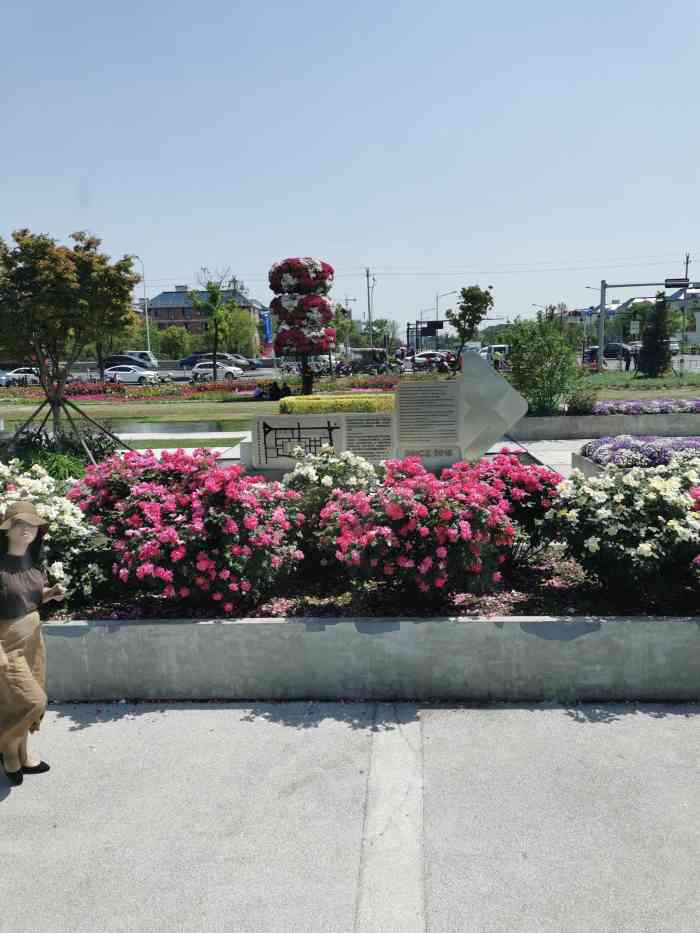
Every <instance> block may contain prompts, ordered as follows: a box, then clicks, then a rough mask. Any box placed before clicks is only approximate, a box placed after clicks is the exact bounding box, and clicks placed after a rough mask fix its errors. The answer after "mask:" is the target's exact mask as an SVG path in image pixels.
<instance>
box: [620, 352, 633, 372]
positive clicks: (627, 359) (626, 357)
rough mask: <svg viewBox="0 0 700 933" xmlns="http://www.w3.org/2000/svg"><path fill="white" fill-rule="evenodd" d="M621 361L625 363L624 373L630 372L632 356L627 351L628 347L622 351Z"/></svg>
mask: <svg viewBox="0 0 700 933" xmlns="http://www.w3.org/2000/svg"><path fill="white" fill-rule="evenodd" d="M622 359H623V360H624V361H625V372H626V373H628V372H629V371H630V365H631V363H632V354H631V353H630V351H629V348H628V347H625V348H624V349H623V351H622Z"/></svg>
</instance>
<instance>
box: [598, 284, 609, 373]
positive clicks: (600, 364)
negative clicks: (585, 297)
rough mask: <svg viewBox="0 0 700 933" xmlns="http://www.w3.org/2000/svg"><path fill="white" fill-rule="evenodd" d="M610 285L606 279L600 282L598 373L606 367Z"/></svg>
mask: <svg viewBox="0 0 700 933" xmlns="http://www.w3.org/2000/svg"><path fill="white" fill-rule="evenodd" d="M607 287H608V283H607V282H606V281H605V279H601V282H600V311H599V312H598V372H599V373H602V372H603V368H604V367H605V357H604V355H603V344H604V343H605V292H606V290H607Z"/></svg>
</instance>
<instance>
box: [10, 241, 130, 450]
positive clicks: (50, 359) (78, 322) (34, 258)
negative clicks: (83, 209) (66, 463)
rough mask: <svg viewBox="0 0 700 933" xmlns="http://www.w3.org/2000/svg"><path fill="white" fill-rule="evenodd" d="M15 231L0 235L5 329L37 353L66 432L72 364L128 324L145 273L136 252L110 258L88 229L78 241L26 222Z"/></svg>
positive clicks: (16, 344)
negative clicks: (136, 264) (67, 242)
mask: <svg viewBox="0 0 700 933" xmlns="http://www.w3.org/2000/svg"><path fill="white" fill-rule="evenodd" d="M12 239H13V241H14V246H12V245H9V244H7V243H5V242H4V241H3V240H0V333H2V334H3V339H4V342H5V345H6V347H7V348H8V349H9V350H10V351H11V352H13V353H14V354H16V355H17V357H18V358H19V359H26V358H27V357H28V356H30V355H33V356H34V358H35V359H36V361H37V365H38V367H39V378H40V380H41V385H42V387H43V389H44V392H45V394H46V401H47V402H48V404H49V405H50V408H51V414H52V417H53V429H54V433H55V435H56V436H58V434H59V431H60V412H61V408H62V407H63V406H64V402H65V385H66V380H67V378H68V374H69V372H70V369H71V367H72V366H73V364H74V363H75V362H76V361H77V360H78V359H80V357H81V355H82V354H83V353H84V351H85V347H86V346H87V345H88V344H89V343H97V342H101V341H104V340H105V339H106V338H107V337H108V336H110V335H112V334H115V333H120V332H122V331H123V330H124V329H125V328H126V327H127V326H128V324H129V321H130V319H131V293H132V290H133V288H134V286H135V285H136V284H137V282H139V281H140V279H139V276H138V275H136V274H134V272H133V271H132V258H131V257H130V256H124V257H123V258H122V259H120V260H119V261H117V262H115V263H112V262H110V258H109V256H107V255H105V254H104V253H101V252H100V251H99V247H100V243H101V241H100V240H99V239H97V237H94V236H90V235H88V234H86V233H84V232H78V233H74V234H72V235H71V239H72V240H73V243H74V245H73V246H72V247H70V246H61V245H60V244H58V243H57V242H56V241H55V240H54V239H52V238H51V237H49V236H46V235H45V234H34V233H31V232H30V231H29V230H26V229H23V230H16V231H15V232H14V233H13V234H12Z"/></svg>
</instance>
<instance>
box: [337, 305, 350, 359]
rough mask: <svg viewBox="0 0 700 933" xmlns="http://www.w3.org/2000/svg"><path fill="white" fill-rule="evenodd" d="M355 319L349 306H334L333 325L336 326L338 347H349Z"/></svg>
mask: <svg viewBox="0 0 700 933" xmlns="http://www.w3.org/2000/svg"><path fill="white" fill-rule="evenodd" d="M353 324H354V321H353V319H352V317H351V316H350V314H349V312H348V310H347V308H344V307H343V305H341V304H336V305H335V306H334V308H333V325H332V326H333V327H335V341H336V346H337V347H339V348H340V347H349V346H350V335H351V334H352V332H353Z"/></svg>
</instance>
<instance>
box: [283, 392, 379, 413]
mask: <svg viewBox="0 0 700 933" xmlns="http://www.w3.org/2000/svg"><path fill="white" fill-rule="evenodd" d="M393 410H394V396H393V395H289V396H287V398H283V399H282V400H281V401H280V414H283V415H318V414H332V413H335V414H342V413H345V412H353V411H393Z"/></svg>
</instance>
